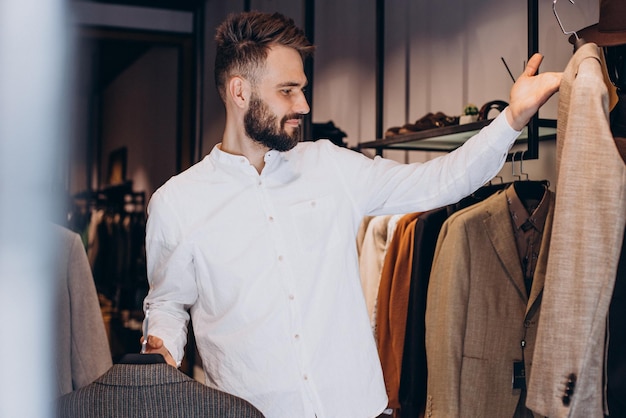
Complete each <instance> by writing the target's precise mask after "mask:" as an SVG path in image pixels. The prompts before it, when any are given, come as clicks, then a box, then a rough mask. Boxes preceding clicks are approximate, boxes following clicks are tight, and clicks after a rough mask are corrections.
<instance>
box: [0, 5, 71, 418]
mask: <svg viewBox="0 0 626 418" xmlns="http://www.w3.org/2000/svg"><path fill="white" fill-rule="evenodd" d="M66 8H67V4H66V2H65V0H43V1H42V0H0V361H1V362H2V366H0V417H1V418H4V417H7V418H12V417H33V418H45V417H52V416H54V413H53V409H52V404H53V401H54V399H53V396H54V392H53V389H52V388H53V382H54V373H55V372H54V371H55V366H54V363H53V360H52V359H53V355H54V351H53V350H54V343H53V341H54V340H53V328H54V320H53V317H52V306H53V305H52V302H53V300H54V294H53V286H52V283H51V279H52V273H53V268H52V267H53V266H52V263H53V261H54V256H53V252H52V249H53V248H51V245H50V237H49V234H48V233H47V231H48V228H47V224H48V222H49V220H51V219H58V215H59V213H60V212H59V211H60V210H61V205H60V203H61V202H60V200H61V199H60V198H61V194H60V193H59V192H60V190H59V185H60V184H62V183H60V182H61V179H60V178H59V177H60V176H59V173H61V172H62V167H64V156H65V153H66V144H67V142H68V141H67V136H68V131H67V123H66V120H67V117H68V115H67V108H68V106H67V103H66V100H67V99H68V98H69V97H71V94H69V92H68V89H67V86H68V80H67V76H68V73H67V71H68V68H67V65H66V64H67V56H68V51H69V50H70V48H69V44H70V42H69V40H70V33H69V32H70V31H69V25H68V23H67V15H66Z"/></svg>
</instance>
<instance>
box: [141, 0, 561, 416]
mask: <svg viewBox="0 0 626 418" xmlns="http://www.w3.org/2000/svg"><path fill="white" fill-rule="evenodd" d="M216 40H217V58H216V65H215V78H216V83H217V88H218V90H219V92H220V95H221V97H222V99H223V101H224V103H225V106H226V126H225V130H224V136H223V138H222V142H221V144H218V145H217V146H216V147H215V148H214V149H213V150H212V151H211V153H210V154H209V155H207V156H206V157H205V158H204V159H203V160H202V161H201V162H199V163H198V164H196V165H195V166H193V167H191V168H190V169H188V170H186V171H185V172H183V173H181V174H179V175H178V176H175V177H173V178H172V179H170V180H169V181H168V182H167V183H166V184H165V185H163V186H162V187H161V188H160V189H159V190H158V191H157V192H156V193H155V194H154V195H153V197H152V199H151V202H150V205H149V208H148V209H149V217H148V226H147V237H146V246H147V247H146V248H147V257H148V277H149V280H150V292H149V294H148V296H147V298H146V301H145V303H146V306H149V308H150V337H149V341H148V351H149V352H156V353H161V354H163V355H164V356H165V357H166V359H167V360H168V362H169V363H170V364H173V365H177V364H179V363H180V361H181V359H182V356H183V349H184V345H185V343H186V325H187V322H188V319H189V316H188V313H187V311H188V310H190V311H191V316H192V318H193V325H194V334H195V336H196V340H197V346H198V349H199V352H200V355H201V357H202V363H203V366H204V371H205V376H206V383H207V384H208V385H210V386H212V387H215V388H219V389H221V390H224V391H226V392H229V393H233V394H236V395H238V396H240V397H243V398H244V399H247V400H248V401H250V402H251V403H252V404H253V405H255V406H256V407H257V408H259V409H260V410H261V411H262V412H263V413H264V414H265V415H266V416H268V417H318V418H321V417H357V418H362V417H373V416H377V415H378V414H380V413H381V412H382V411H383V410H384V409H385V408H386V405H387V397H386V393H385V387H384V382H383V378H382V372H381V368H380V362H379V360H378V356H377V351H376V346H375V343H374V338H373V336H372V331H371V327H370V324H369V320H368V315H367V310H366V308H365V302H364V298H363V293H362V291H361V288H360V280H359V273H358V262H357V252H356V244H355V237H356V234H357V230H358V227H359V224H360V222H361V220H362V218H363V216H365V215H379V214H390V213H407V212H415V211H426V210H429V209H433V208H437V207H440V206H443V205H446V204H450V203H454V202H457V201H458V200H460V199H461V198H462V197H464V196H466V195H468V194H470V193H471V192H473V191H474V190H475V189H477V188H479V187H480V186H481V185H483V184H484V183H485V182H486V181H488V180H489V179H491V178H492V177H493V176H495V175H496V174H497V173H498V171H499V170H500V168H501V167H502V165H503V163H504V161H505V158H506V154H507V152H508V150H509V148H510V146H511V145H512V143H513V142H514V141H515V138H517V136H518V135H519V131H520V130H521V129H522V128H523V127H524V125H526V123H527V122H528V120H529V119H530V117H531V116H532V115H533V114H534V113H535V112H536V111H537V109H538V108H539V106H541V105H542V104H543V103H544V102H545V101H546V100H547V99H548V98H549V97H550V96H551V95H552V94H553V93H554V92H555V91H556V90H557V89H558V86H559V82H560V74H554V73H545V74H542V75H539V76H533V75H534V73H535V72H536V70H537V67H538V66H539V64H540V62H541V56H540V55H537V56H534V57H532V58H531V59H530V60H529V65H528V67H527V69H526V71H525V73H524V75H522V76H521V77H520V80H518V82H517V83H516V84H515V86H514V87H513V89H512V91H511V100H510V106H509V107H508V108H507V109H505V110H504V111H503V112H502V113H501V115H499V117H498V118H496V120H494V121H493V122H492V123H491V124H490V126H489V127H487V128H485V129H484V130H483V131H482V132H481V133H479V134H478V135H476V136H475V137H474V138H472V139H471V140H469V141H468V143H467V144H466V145H464V146H463V147H461V149H459V150H457V151H455V152H453V153H450V154H449V155H446V156H445V157H443V158H439V159H436V160H433V161H430V162H428V163H424V164H412V165H405V164H399V163H396V162H394V161H390V160H385V159H382V158H375V159H373V160H372V159H369V158H367V157H365V156H364V155H362V154H359V153H356V152H353V151H350V150H347V149H345V148H341V147H336V146H334V145H332V144H331V143H330V142H329V141H317V142H305V143H298V138H299V129H300V120H301V116H302V115H304V114H307V113H308V112H309V110H310V109H309V106H308V104H307V102H306V99H305V97H304V93H303V90H304V88H305V86H306V84H307V80H306V77H305V74H304V71H303V57H305V56H306V55H308V54H310V53H311V52H312V49H313V47H312V46H311V45H310V44H309V42H308V41H307V40H306V38H305V36H304V34H303V32H302V31H301V30H300V29H298V28H296V27H295V26H294V24H293V21H292V20H291V19H287V18H285V17H284V16H282V15H280V14H271V15H270V14H262V13H258V12H248V13H242V14H237V15H231V16H230V17H229V18H228V19H227V20H226V21H225V22H224V23H223V24H222V25H221V26H220V27H219V28H218V30H217V36H216Z"/></svg>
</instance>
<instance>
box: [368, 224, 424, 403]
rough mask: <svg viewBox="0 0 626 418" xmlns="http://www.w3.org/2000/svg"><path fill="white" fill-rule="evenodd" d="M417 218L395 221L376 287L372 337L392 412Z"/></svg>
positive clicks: (400, 355)
mask: <svg viewBox="0 0 626 418" xmlns="http://www.w3.org/2000/svg"><path fill="white" fill-rule="evenodd" d="M418 217H419V213H417V212H415V213H409V214H406V215H404V216H402V217H401V218H400V219H399V220H398V221H397V223H396V226H395V230H394V233H393V237H392V239H391V242H390V243H389V246H388V248H387V252H386V253H385V259H384V262H383V267H382V271H381V278H380V285H379V288H378V306H377V310H376V332H375V336H376V341H377V342H378V356H379V357H380V362H381V365H382V368H383V377H384V379H385V388H386V390H387V397H388V399H389V408H391V409H394V410H397V409H399V408H400V400H399V398H398V396H399V389H400V375H401V373H402V355H403V351H404V336H405V331H406V320H407V312H408V307H409V288H410V285H411V267H412V260H413V244H414V235H415V223H416V222H417V219H418Z"/></svg>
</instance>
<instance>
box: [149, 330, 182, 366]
mask: <svg viewBox="0 0 626 418" xmlns="http://www.w3.org/2000/svg"><path fill="white" fill-rule="evenodd" d="M141 342H143V337H141ZM146 353H147V354H161V355H162V356H163V358H164V359H165V362H166V363H167V364H169V365H170V366H174V367H176V362H175V361H174V357H172V355H171V354H170V352H169V350H168V349H167V348H165V346H164V345H163V340H162V339H160V338H159V337H155V336H154V335H148V344H147V345H146Z"/></svg>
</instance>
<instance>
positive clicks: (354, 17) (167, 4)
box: [0, 0, 599, 380]
mask: <svg viewBox="0 0 626 418" xmlns="http://www.w3.org/2000/svg"><path fill="white" fill-rule="evenodd" d="M555 4H556V0H555V1H554V2H547V1H537V0H528V1H527V2H523V1H519V0H504V1H503V0H472V1H462V0H442V1H437V2H425V1H423V2H416V1H411V0H393V1H384V0H365V1H363V0H340V1H334V2H315V1H314V0H301V1H292V0H240V1H228V2H224V1H213V0H184V1H183V0H71V1H69V2H67V5H65V6H64V7H63V9H64V10H65V13H66V15H65V17H64V20H63V21H64V24H66V25H67V26H66V28H68V30H67V34H66V35H65V36H66V37H67V38H70V39H71V41H68V42H67V49H66V54H67V55H66V56H68V57H71V59H68V60H67V62H68V63H69V65H67V67H66V70H67V75H68V76H67V78H68V79H69V81H68V82H67V90H66V91H67V92H69V93H67V94H66V95H65V99H66V102H65V108H66V109H67V115H69V116H67V115H66V116H65V117H66V121H67V125H66V127H65V130H66V132H67V135H65V136H64V138H63V139H62V140H61V141H60V142H61V144H62V146H60V147H59V149H61V150H65V151H66V152H65V154H64V155H63V156H62V157H59V159H58V160H55V161H60V162H61V163H60V164H59V166H58V167H56V169H55V170H53V172H54V173H55V174H56V175H57V177H56V183H55V188H56V189H61V190H62V194H63V198H62V199H61V201H60V202H59V205H58V207H56V208H55V209H54V212H55V221H57V223H63V224H65V226H67V227H68V228H70V229H71V230H73V231H75V232H77V233H79V235H80V236H81V239H82V241H83V244H84V245H85V249H86V251H87V254H88V257H89V261H90V266H91V269H92V273H93V277H94V281H95V284H96V288H97V290H98V296H99V303H100V308H101V310H102V314H103V318H104V320H105V325H106V331H107V338H108V342H109V345H110V349H111V353H112V356H113V360H114V362H115V361H116V360H119V359H120V358H121V357H122V356H123V355H124V354H127V353H134V352H139V350H140V349H141V344H140V337H141V333H142V329H141V323H142V319H143V310H142V301H143V297H144V296H145V295H146V293H147V290H148V282H147V277H146V271H145V248H144V242H143V238H144V234H145V223H146V218H147V213H146V209H147V204H148V202H149V200H150V197H151V195H152V193H154V191H155V190H157V189H158V188H159V187H160V186H161V185H162V184H163V183H164V182H166V181H167V180H168V179H169V178H170V177H172V176H174V175H176V174H177V173H180V172H181V171H183V170H185V169H186V168H189V167H190V166H192V165H193V164H195V163H197V162H198V161H200V160H201V159H202V158H203V157H204V156H205V155H206V154H208V153H209V152H210V151H211V149H212V148H213V147H214V146H215V145H216V144H218V143H219V142H220V136H221V133H222V131H223V127H224V121H223V119H224V109H223V105H222V103H221V101H220V99H219V95H218V94H217V92H216V90H215V86H214V83H213V55H214V45H213V35H214V31H215V27H216V25H217V24H218V23H219V22H221V21H222V20H223V19H224V18H225V17H226V16H227V15H228V13H230V12H237V11H242V10H260V11H278V12H281V13H284V14H286V15H287V16H289V17H291V18H293V19H294V20H295V22H296V24H298V25H299V26H301V27H302V28H304V29H305V32H306V33H307V36H308V37H309V39H311V40H312V41H313V43H314V44H315V45H316V48H317V49H316V52H315V55H314V57H313V58H311V59H309V60H308V61H307V62H306V63H305V72H306V73H307V77H308V79H309V88H308V89H307V98H308V100H309V102H310V104H311V112H310V114H309V115H307V117H306V118H305V120H304V129H303V138H302V140H303V141H314V140H317V139H319V138H331V139H332V140H333V142H335V143H336V144H339V145H341V146H344V147H347V148H350V149H353V150H354V151H355V152H361V153H363V154H365V155H367V156H368V157H372V158H373V157H374V156H375V155H382V156H383V157H386V158H390V159H394V160H397V161H399V162H424V161H428V160H430V159H433V158H436V157H438V156H441V155H445V154H446V153H448V152H450V151H452V150H453V149H455V148H456V147H458V146H459V145H461V144H462V143H463V142H464V141H465V140H466V139H467V138H468V137H469V136H470V135H471V133H473V132H475V131H477V130H478V129H480V128H481V127H482V126H484V125H486V124H488V123H489V122H490V121H491V120H492V119H493V118H494V117H495V116H497V114H498V113H499V111H500V110H501V109H502V108H503V107H502V105H501V106H498V103H500V104H502V103H504V105H506V102H507V101H508V94H509V91H510V88H511V86H512V84H513V80H514V79H515V78H516V77H517V76H519V75H520V74H521V72H522V71H523V68H524V65H525V63H526V61H527V59H528V57H529V56H530V55H531V54H532V52H541V53H542V54H543V55H544V61H543V64H542V66H541V68H540V72H543V71H563V69H564V68H565V67H566V65H567V64H568V62H569V60H570V58H571V57H572V55H573V52H574V51H573V46H572V44H571V43H570V42H569V41H568V38H569V35H568V34H566V33H564V29H563V27H565V29H577V28H583V27H586V26H588V25H591V24H593V23H595V22H597V19H598V13H599V6H598V1H582V0H578V1H576V2H575V4H574V3H570V2H566V1H562V2H560V3H559V4H558V17H559V19H560V21H559V19H557V18H556V17H555V14H554V6H555ZM561 25H563V26H561ZM64 39H65V38H64ZM0 76H1V73H0ZM558 100H559V95H558V93H557V94H556V95H555V96H554V97H553V98H551V99H550V100H549V101H548V103H546V105H544V106H543V107H542V109H541V110H540V112H539V114H538V115H536V117H535V118H534V119H533V121H532V122H531V124H530V125H529V126H528V127H527V129H526V131H525V132H524V134H523V135H522V137H521V139H520V140H519V141H518V143H517V144H516V145H515V146H514V147H513V149H512V151H511V154H510V155H509V157H508V162H507V163H506V164H505V165H504V168H503V169H502V171H501V172H500V173H499V175H498V179H499V181H500V182H502V183H505V182H511V181H514V180H519V179H521V178H526V179H531V180H538V181H545V184H548V185H550V188H551V189H552V190H554V185H555V184H557V165H556V154H557V147H556V118H557V110H558ZM490 104H491V106H490ZM470 105H472V106H473V107H475V108H476V109H477V110H481V111H482V112H480V117H479V119H478V120H475V119H474V120H472V121H471V122H470V123H469V124H467V125H462V124H459V120H460V118H461V116H464V115H465V111H466V108H468V106H470ZM0 110H1V109H0ZM436 113H439V114H440V115H443V117H444V119H441V118H440V119H439V121H434V119H433V118H430V119H428V116H429V115H431V116H432V115H434V114H436ZM0 114H1V113H0ZM442 120H443V121H444V122H441V121H442ZM433 121H434V122H433ZM446 121H447V122H446ZM420 123H422V124H426V125H425V126H422V127H420V126H418V125H419V124H420ZM402 128H404V130H403V131H401V133H398V132H400V129H402ZM120 248H122V249H124V251H120ZM190 336H191V339H190V344H188V349H187V352H186V353H187V354H186V356H185V362H184V363H183V366H182V368H181V370H183V371H184V372H185V373H186V374H188V375H189V376H192V377H194V378H197V379H199V380H200V379H201V373H199V372H198V367H201V365H200V364H198V361H199V359H198V358H197V356H196V352H195V347H194V345H193V335H190Z"/></svg>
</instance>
